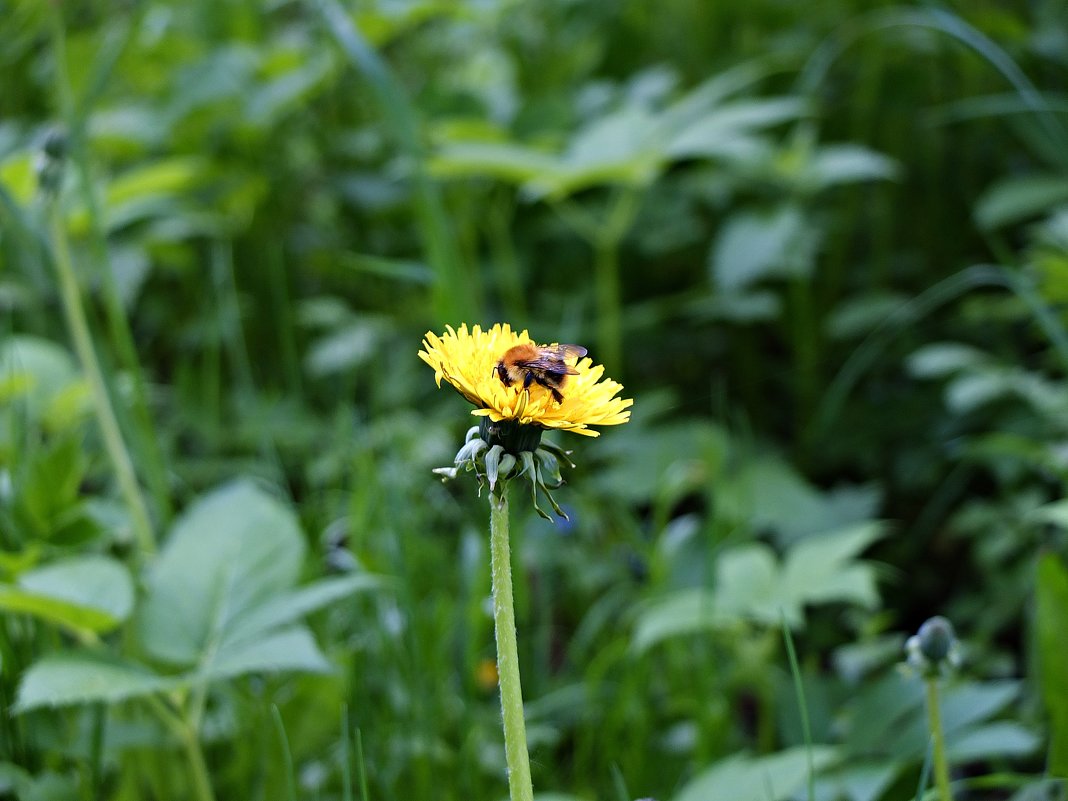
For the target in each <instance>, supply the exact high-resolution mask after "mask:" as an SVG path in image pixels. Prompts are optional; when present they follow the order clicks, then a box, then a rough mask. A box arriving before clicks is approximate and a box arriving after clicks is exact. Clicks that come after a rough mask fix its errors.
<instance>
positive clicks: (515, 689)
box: [490, 481, 534, 801]
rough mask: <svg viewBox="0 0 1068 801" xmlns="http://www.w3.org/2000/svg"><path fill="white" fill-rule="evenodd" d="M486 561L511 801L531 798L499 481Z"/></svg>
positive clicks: (504, 502) (504, 493)
mask: <svg viewBox="0 0 1068 801" xmlns="http://www.w3.org/2000/svg"><path fill="white" fill-rule="evenodd" d="M490 561H491V572H492V575H493V627H494V631H495V633H496V635H497V672H498V674H499V676H500V685H501V717H502V718H503V720H504V753H505V757H506V759H507V762H508V792H509V797H510V798H511V801H533V798H534V788H533V785H532V784H531V781H530V755H529V754H528V753H527V730H526V723H525V722H524V720H523V689H522V686H521V684H520V681H519V646H518V644H517V643H516V635H515V602H514V600H513V598H512V557H511V549H510V547H509V544H508V489H507V484H506V483H505V482H503V481H502V482H501V484H500V485H499V489H498V490H497V491H496V492H491V493H490Z"/></svg>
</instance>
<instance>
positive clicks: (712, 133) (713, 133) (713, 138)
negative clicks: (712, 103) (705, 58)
mask: <svg viewBox="0 0 1068 801" xmlns="http://www.w3.org/2000/svg"><path fill="white" fill-rule="evenodd" d="M806 107H807V106H806V103H805V102H804V101H803V100H801V99H800V98H796V97H771V98H762V99H754V100H739V101H735V102H733V103H729V104H724V105H721V106H716V107H714V108H712V109H710V110H709V111H707V112H706V113H705V114H704V115H702V116H701V117H700V118H698V119H695V120H693V121H692V122H691V123H690V124H688V125H687V126H685V127H684V128H682V129H681V130H679V131H678V132H677V133H676V134H675V135H674V136H673V137H672V139H671V141H669V142H668V143H667V145H666V146H665V148H664V152H665V155H666V156H667V157H670V158H674V159H689V158H698V157H702V158H724V157H725V158H739V157H744V156H746V155H750V154H752V153H755V152H759V151H760V149H761V147H762V145H761V144H760V140H759V139H756V138H755V134H756V133H757V132H759V131H762V130H764V129H767V128H770V127H772V126H774V125H780V124H782V123H784V122H789V121H790V120H795V119H797V118H798V117H800V116H801V115H802V114H803V113H804V112H805V109H806Z"/></svg>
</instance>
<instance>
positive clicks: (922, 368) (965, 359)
mask: <svg viewBox="0 0 1068 801" xmlns="http://www.w3.org/2000/svg"><path fill="white" fill-rule="evenodd" d="M989 363H990V357H989V356H987V355H986V354H985V353H984V352H983V351H981V350H979V349H978V348H974V347H972V346H971V345H965V344H963V343H960V342H936V343H932V344H930V345H924V346H923V347H922V348H919V349H918V350H916V351H914V352H913V353H912V354H911V355H910V356H909V357H908V359H906V361H905V366H906V367H907V368H908V371H909V374H910V375H912V376H913V377H915V378H945V377H946V376H950V375H953V374H954V373H956V372H959V371H960V370H966V369H968V368H976V367H982V366H984V365H986V364H989Z"/></svg>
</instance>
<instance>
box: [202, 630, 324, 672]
mask: <svg viewBox="0 0 1068 801" xmlns="http://www.w3.org/2000/svg"><path fill="white" fill-rule="evenodd" d="M330 669H331V667H330V663H329V662H328V661H327V660H326V657H325V656H323V653H322V651H320V650H319V646H317V645H316V644H315V640H314V639H313V638H312V635H311V633H310V632H309V631H308V630H307V629H306V628H305V627H304V626H293V627H291V628H287V629H282V630H280V631H275V632H273V633H270V634H266V635H264V636H261V637H258V638H255V639H250V640H244V641H241V642H233V641H231V642H228V643H223V644H221V645H220V646H219V648H218V650H217V651H216V652H215V653H214V654H213V655H212V657H211V659H210V661H208V662H206V663H205V665H204V667H203V668H202V669H200V670H199V671H198V675H199V676H200V678H202V679H208V680H212V681H214V680H218V679H226V678H233V677H234V676H240V675H243V674H245V673H257V672H267V673H274V672H279V671H286V670H302V671H307V672H310V673H326V672H329V671H330Z"/></svg>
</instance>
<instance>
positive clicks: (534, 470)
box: [434, 419, 575, 520]
mask: <svg viewBox="0 0 1068 801" xmlns="http://www.w3.org/2000/svg"><path fill="white" fill-rule="evenodd" d="M532 431H533V432H537V440H540V439H541V429H540V428H535V427H534V426H522V425H519V424H517V423H514V422H510V421H504V422H502V423H489V422H487V421H486V420H485V419H483V420H482V421H481V423H480V424H479V425H477V426H471V428H470V429H468V431H467V436H466V437H465V442H464V445H463V447H462V448H460V450H459V451H458V452H457V454H456V458H455V460H453V466H452V467H438V468H435V470H434V472H435V473H437V474H438V475H439V476H441V479H442V481H446V480H448V479H450V478H456V476H458V475H459V473H460V471H461V470H464V471H474V473H475V475H476V476H477V477H478V485H479V489H480V490H481V488H482V484H483V483H487V484H489V488H490V492H493V491H494V490H495V489H496V488H497V487H498V486H503V485H504V483H505V482H506V481H507V480H508V479H510V478H519V477H521V476H526V478H527V479H528V480H529V481H530V497H531V500H532V501H533V502H534V511H535V512H537V513H538V514H539V515H541V516H542V517H544V518H545V519H546V520H552V517H550V516H549V515H548V514H547V513H546V512H545V511H544V510H543V509H542V508H541V507H540V506H538V490H539V489H540V490H541V491H542V494H544V495H545V497H546V498H547V499H548V500H549V505H550V506H552V508H553V511H554V512H556V514H558V515H559V516H560V517H562V518H563V519H564V520H567V519H568V516H567V513H566V512H564V510H563V509H561V508H560V505H559V504H558V503H557V502H556V500H555V499H554V498H553V496H552V493H550V492H549V490H550V489H557V488H558V487H561V486H563V484H564V479H563V477H562V476H561V475H560V462H561V461H562V462H564V463H565V464H567V465H568V466H570V467H574V466H575V465H574V463H573V462H572V461H571V459H569V458H568V457H569V456H570V455H571V451H565V450H563V449H561V448H559V447H557V446H556V445H553V444H552V443H550V442H538V441H536V440H532V441H528V443H527V444H528V445H530V447H529V448H527V449H524V450H519V451H516V452H515V453H513V452H511V451H509V450H507V449H506V448H505V446H504V445H503V444H501V441H500V438H501V437H502V436H503V437H505V438H515V437H517V436H518V437H528V438H529V437H530V436H531V432H532Z"/></svg>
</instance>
